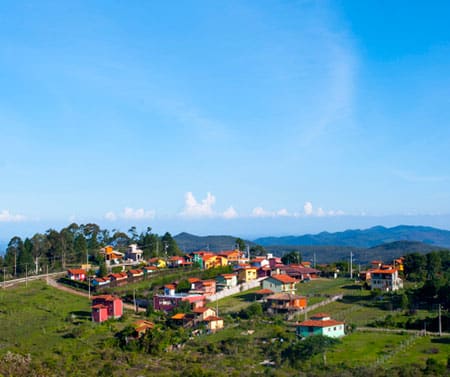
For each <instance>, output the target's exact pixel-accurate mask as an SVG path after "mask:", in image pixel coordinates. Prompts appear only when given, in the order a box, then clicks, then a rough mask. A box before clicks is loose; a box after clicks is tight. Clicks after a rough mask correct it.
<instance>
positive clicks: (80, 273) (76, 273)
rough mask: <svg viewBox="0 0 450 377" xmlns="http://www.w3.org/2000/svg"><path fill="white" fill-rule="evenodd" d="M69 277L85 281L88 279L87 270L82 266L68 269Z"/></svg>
mask: <svg viewBox="0 0 450 377" xmlns="http://www.w3.org/2000/svg"><path fill="white" fill-rule="evenodd" d="M67 277H68V278H69V279H70V280H78V281H85V280H86V271H85V270H82V269H81V268H80V269H71V270H67Z"/></svg>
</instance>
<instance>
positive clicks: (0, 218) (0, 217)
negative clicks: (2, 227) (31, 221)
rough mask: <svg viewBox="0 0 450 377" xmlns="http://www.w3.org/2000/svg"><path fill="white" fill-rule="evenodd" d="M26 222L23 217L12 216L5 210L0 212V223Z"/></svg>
mask: <svg viewBox="0 0 450 377" xmlns="http://www.w3.org/2000/svg"><path fill="white" fill-rule="evenodd" d="M24 220H26V217H25V216H23V215H13V214H12V213H10V212H9V211H8V210H7V209H4V210H2V211H0V222H4V223H12V222H19V221H24Z"/></svg>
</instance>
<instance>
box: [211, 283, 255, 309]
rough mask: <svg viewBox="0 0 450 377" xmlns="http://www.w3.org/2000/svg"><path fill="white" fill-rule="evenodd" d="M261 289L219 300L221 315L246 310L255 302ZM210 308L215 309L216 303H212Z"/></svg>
mask: <svg viewBox="0 0 450 377" xmlns="http://www.w3.org/2000/svg"><path fill="white" fill-rule="evenodd" d="M259 289H260V288H253V289H250V290H248V291H244V292H240V293H236V294H235V295H232V296H228V297H225V298H223V299H221V300H219V302H218V304H219V313H222V314H226V313H235V312H238V311H240V310H242V309H245V308H246V307H248V306H249V305H250V304H252V303H253V302H255V293H254V292H256V291H257V290H259ZM208 306H210V307H212V308H215V307H216V303H215V302H213V303H210V304H208Z"/></svg>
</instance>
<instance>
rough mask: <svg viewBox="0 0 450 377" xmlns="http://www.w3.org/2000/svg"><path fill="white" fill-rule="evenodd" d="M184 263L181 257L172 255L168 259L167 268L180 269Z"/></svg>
mask: <svg viewBox="0 0 450 377" xmlns="http://www.w3.org/2000/svg"><path fill="white" fill-rule="evenodd" d="M186 263H187V262H186V261H185V259H184V258H183V257H180V256H176V255H174V256H172V257H170V258H169V260H168V262H167V266H168V267H169V268H176V267H182V266H184V265H185V264H186Z"/></svg>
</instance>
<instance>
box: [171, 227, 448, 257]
mask: <svg viewBox="0 0 450 377" xmlns="http://www.w3.org/2000/svg"><path fill="white" fill-rule="evenodd" d="M174 238H175V240H176V242H177V243H178V246H179V247H180V248H181V249H182V250H183V251H184V252H192V251H197V250H210V251H214V252H218V251H221V250H229V249H233V248H234V247H235V242H236V238H237V237H233V236H205V237H202V236H195V235H192V234H189V233H180V234H178V235H176V236H175V237H174ZM245 243H246V244H247V245H248V246H250V247H252V246H254V245H261V246H264V248H265V249H266V251H267V252H271V253H273V254H274V255H278V256H281V255H283V254H284V253H286V252H289V251H299V252H300V253H301V255H302V257H303V260H310V261H313V260H316V261H317V263H331V262H335V261H338V260H347V259H348V258H349V255H350V253H352V254H353V256H354V260H355V262H356V263H361V264H365V263H368V262H370V261H371V260H374V259H381V260H384V261H386V262H387V261H390V260H391V259H392V258H398V257H400V256H402V255H405V254H407V253H414V252H418V253H421V254H426V253H429V252H431V251H434V250H440V249H443V248H445V247H450V231H447V230H442V229H437V228H432V227H425V226H409V225H400V226H396V227H393V228H385V227H383V226H376V227H373V228H369V229H365V230H346V231H344V232H336V233H329V232H322V233H319V234H315V235H312V234H307V235H302V236H286V237H264V238H258V239H256V240H253V241H248V240H246V241H245Z"/></svg>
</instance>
